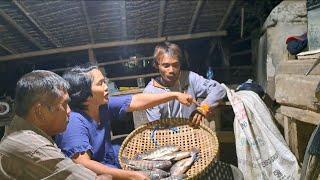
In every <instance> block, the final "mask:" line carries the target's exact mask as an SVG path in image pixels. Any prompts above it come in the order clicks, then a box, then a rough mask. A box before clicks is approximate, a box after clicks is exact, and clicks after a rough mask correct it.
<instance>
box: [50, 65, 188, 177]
mask: <svg viewBox="0 0 320 180" xmlns="http://www.w3.org/2000/svg"><path fill="white" fill-rule="evenodd" d="M63 77H64V79H66V80H67V81H68V82H69V84H70V89H69V91H68V93H69V96H70V98H71V101H70V104H69V105H70V107H71V110H72V112H71V113H70V116H69V123H68V126H67V129H66V131H65V132H63V133H61V134H59V135H57V136H56V143H57V144H58V146H59V148H60V149H61V150H62V152H63V153H64V154H65V155H66V156H68V157H70V158H72V159H73V160H74V161H75V162H76V163H79V164H82V165H84V166H85V167H86V168H88V169H91V170H92V171H94V172H96V173H97V174H110V175H112V176H113V177H114V178H117V179H146V178H147V177H146V176H145V175H143V174H141V173H139V172H136V171H127V170H122V169H119V168H120V166H119V161H118V158H117V153H116V152H117V151H115V150H114V149H113V147H112V145H111V137H110V121H111V120H112V119H118V118H119V117H120V116H121V115H123V114H124V113H126V112H132V111H136V110H142V109H146V108H150V107H153V106H155V105H158V104H161V103H165V102H167V101H170V100H173V99H177V100H179V101H180V102H181V103H182V104H185V105H188V106H189V105H190V104H191V103H192V97H191V96H190V95H188V94H184V93H179V92H169V93H163V94H144V93H142V94H136V95H127V96H117V97H110V98H109V97H108V87H107V84H106V83H105V77H104V76H103V75H102V73H101V72H100V71H99V69H98V68H97V66H92V65H86V66H82V67H79V66H78V67H75V68H73V69H72V70H71V71H69V72H67V73H66V74H65V75H64V76H63Z"/></svg>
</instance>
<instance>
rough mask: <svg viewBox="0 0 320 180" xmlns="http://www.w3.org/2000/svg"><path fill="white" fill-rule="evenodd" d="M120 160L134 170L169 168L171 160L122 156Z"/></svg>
mask: <svg viewBox="0 0 320 180" xmlns="http://www.w3.org/2000/svg"><path fill="white" fill-rule="evenodd" d="M122 160H123V162H124V163H125V164H127V165H128V166H129V167H130V168H132V169H134V170H153V169H169V168H170V167H171V166H172V163H171V161H149V160H143V159H141V160H129V159H127V158H124V157H123V158H122Z"/></svg>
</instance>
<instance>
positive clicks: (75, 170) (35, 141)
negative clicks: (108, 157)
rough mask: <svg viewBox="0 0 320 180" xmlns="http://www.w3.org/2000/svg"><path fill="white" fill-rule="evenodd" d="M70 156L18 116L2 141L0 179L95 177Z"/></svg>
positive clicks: (0, 148) (48, 137)
mask: <svg viewBox="0 0 320 180" xmlns="http://www.w3.org/2000/svg"><path fill="white" fill-rule="evenodd" d="M95 178H96V174H95V173H94V172H92V171H91V170H89V169H87V168H85V167H83V166H81V165H79V164H75V163H74V162H73V161H72V160H71V159H69V158H66V157H65V156H64V154H63V153H61V150H60V149H59V148H58V147H57V145H56V144H55V143H54V141H53V139H52V138H51V137H50V136H48V135H47V134H46V133H44V132H43V131H42V130H40V129H39V128H37V127H35V126H33V125H32V124H30V123H28V122H26V121H25V120H24V119H22V118H20V117H18V116H15V117H14V119H13V121H12V122H11V124H10V125H9V126H8V127H7V128H6V131H5V135H4V137H3V138H2V140H1V142H0V179H95Z"/></svg>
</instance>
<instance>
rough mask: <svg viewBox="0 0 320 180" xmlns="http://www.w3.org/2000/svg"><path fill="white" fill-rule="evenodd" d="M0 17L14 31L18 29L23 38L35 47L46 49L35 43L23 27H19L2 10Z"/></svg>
mask: <svg viewBox="0 0 320 180" xmlns="http://www.w3.org/2000/svg"><path fill="white" fill-rule="evenodd" d="M0 16H1V17H2V18H3V19H4V20H5V21H6V22H7V23H9V24H10V25H11V26H12V27H13V28H14V29H16V30H17V31H18V32H19V33H20V34H21V35H22V36H23V37H25V38H26V39H27V40H29V41H30V42H31V43H32V44H33V45H34V46H36V47H37V48H39V49H41V50H42V49H44V48H43V47H42V46H41V44H39V43H38V42H37V41H35V40H34V39H33V38H32V37H31V36H30V35H29V34H28V33H27V32H26V31H25V30H24V29H23V28H22V27H21V26H19V25H18V24H17V23H16V22H15V21H14V20H13V19H12V18H11V17H10V16H9V15H8V14H7V13H5V12H4V11H3V10H1V9H0Z"/></svg>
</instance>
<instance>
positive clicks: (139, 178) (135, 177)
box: [129, 171, 150, 180]
mask: <svg viewBox="0 0 320 180" xmlns="http://www.w3.org/2000/svg"><path fill="white" fill-rule="evenodd" d="M129 179H132V180H149V179H150V178H149V177H148V176H147V175H145V174H143V173H141V172H137V171H131V172H130V178H129Z"/></svg>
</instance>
